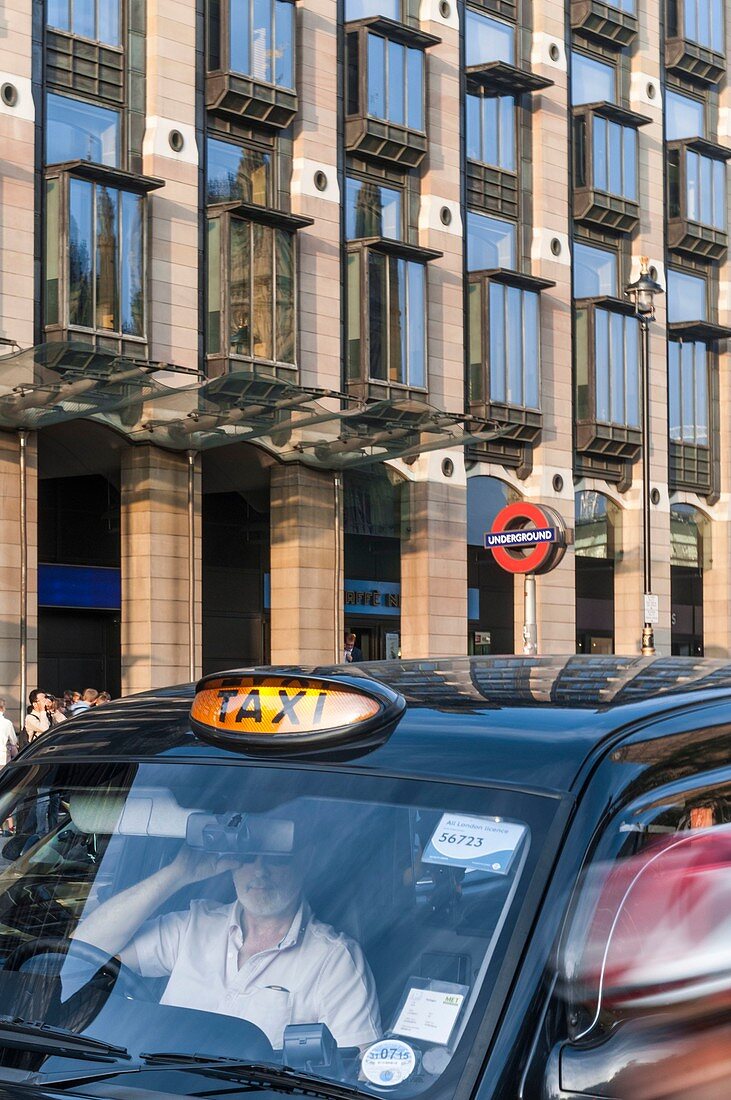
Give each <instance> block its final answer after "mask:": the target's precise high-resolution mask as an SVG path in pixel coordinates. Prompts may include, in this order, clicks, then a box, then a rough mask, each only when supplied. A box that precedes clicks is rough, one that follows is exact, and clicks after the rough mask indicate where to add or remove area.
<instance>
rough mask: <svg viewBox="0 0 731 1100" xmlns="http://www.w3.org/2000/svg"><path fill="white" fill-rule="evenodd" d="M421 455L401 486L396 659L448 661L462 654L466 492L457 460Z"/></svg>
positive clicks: (437, 454)
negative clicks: (444, 467) (447, 465)
mask: <svg viewBox="0 0 731 1100" xmlns="http://www.w3.org/2000/svg"><path fill="white" fill-rule="evenodd" d="M444 454H445V452H441V451H437V452H431V453H430V454H425V455H423V456H422V457H421V458H420V459H418V461H417V462H416V463H414V466H413V467H412V468H411V469H412V477H413V478H414V480H410V481H408V482H406V483H405V484H404V486H403V490H402V491H403V494H404V497H403V504H402V517H403V518H402V533H401V655H402V657H404V658H409V657H448V656H459V655H461V654H464V653H466V652H467V555H466V553H465V547H466V544H467V487H466V479H465V475H464V463H463V461H462V455H461V453H460V452H457V451H450V452H449V457H450V458H451V459H452V461H453V462H454V475H453V477H452V478H449V479H447V478H445V477H444V475H443V474H442V473H441V461H442V458H443V457H444Z"/></svg>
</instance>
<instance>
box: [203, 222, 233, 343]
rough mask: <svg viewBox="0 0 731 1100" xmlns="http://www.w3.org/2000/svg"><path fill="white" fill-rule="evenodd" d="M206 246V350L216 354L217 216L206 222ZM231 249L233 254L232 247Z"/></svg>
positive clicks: (218, 294)
mask: <svg viewBox="0 0 731 1100" xmlns="http://www.w3.org/2000/svg"><path fill="white" fill-rule="evenodd" d="M206 246H207V247H206V307H207V309H206V312H207V319H206V351H207V352H208V353H209V354H216V353H217V352H219V351H220V350H221V221H220V219H219V218H211V220H210V221H209V222H208V234H207V241H206ZM231 251H232V255H233V249H232V250H231ZM232 271H233V264H232ZM232 282H233V278H232Z"/></svg>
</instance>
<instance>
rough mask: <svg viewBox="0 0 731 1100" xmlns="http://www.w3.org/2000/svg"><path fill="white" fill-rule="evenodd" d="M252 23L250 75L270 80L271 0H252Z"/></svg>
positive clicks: (257, 78) (258, 78)
mask: <svg viewBox="0 0 731 1100" xmlns="http://www.w3.org/2000/svg"><path fill="white" fill-rule="evenodd" d="M253 8H254V24H253V27H252V34H251V75H252V76H253V77H254V78H255V79H256V80H265V81H267V82H268V83H271V81H272V4H271V0H253Z"/></svg>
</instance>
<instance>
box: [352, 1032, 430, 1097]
mask: <svg viewBox="0 0 731 1100" xmlns="http://www.w3.org/2000/svg"><path fill="white" fill-rule="evenodd" d="M361 1069H362V1070H363V1076H364V1077H365V1078H366V1080H367V1081H370V1082H371V1084H372V1085H379V1086H380V1087H381V1088H393V1086H394V1085H400V1084H401V1082H402V1081H405V1080H406V1078H407V1077H410V1076H411V1074H412V1073H413V1072H414V1070H415V1069H416V1054H415V1053H414V1051H413V1049H412V1048H411V1047H410V1046H409V1044H408V1043H403V1042H401V1040H400V1039H379V1040H378V1042H377V1043H374V1044H373V1046H370V1047H368V1050H367V1051H366V1052H365V1054H364V1055H363V1058H362V1060H361Z"/></svg>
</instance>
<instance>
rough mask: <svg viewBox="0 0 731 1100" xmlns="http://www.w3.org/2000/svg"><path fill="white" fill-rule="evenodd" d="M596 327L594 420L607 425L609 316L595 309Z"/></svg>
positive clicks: (601, 310)
mask: <svg viewBox="0 0 731 1100" xmlns="http://www.w3.org/2000/svg"><path fill="white" fill-rule="evenodd" d="M594 323H595V326H596V333H595V341H594V362H595V373H596V419H597V420H601V421H602V422H604V423H605V424H606V423H609V354H610V352H609V314H608V313H607V311H606V310H604V309H597V310H596V311H595V314H594Z"/></svg>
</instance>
